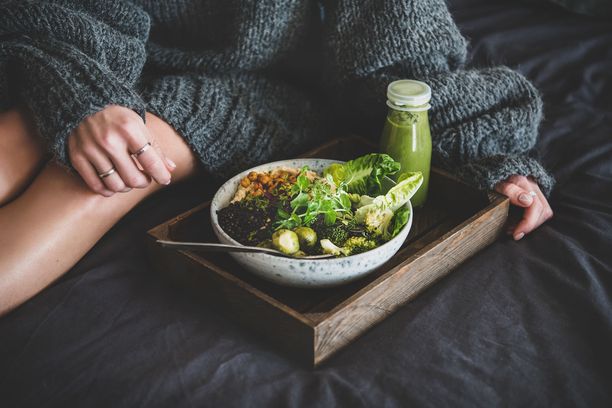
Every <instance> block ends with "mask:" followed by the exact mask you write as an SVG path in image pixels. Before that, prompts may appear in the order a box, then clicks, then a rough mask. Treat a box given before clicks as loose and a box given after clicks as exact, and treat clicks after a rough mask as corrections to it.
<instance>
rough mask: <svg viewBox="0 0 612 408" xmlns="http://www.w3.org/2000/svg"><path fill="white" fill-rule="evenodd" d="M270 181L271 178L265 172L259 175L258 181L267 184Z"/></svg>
mask: <svg viewBox="0 0 612 408" xmlns="http://www.w3.org/2000/svg"><path fill="white" fill-rule="evenodd" d="M271 181H272V179H271V178H270V176H268V175H267V174H262V175H261V176H259V182H260V183H261V184H269V183H270V182H271Z"/></svg>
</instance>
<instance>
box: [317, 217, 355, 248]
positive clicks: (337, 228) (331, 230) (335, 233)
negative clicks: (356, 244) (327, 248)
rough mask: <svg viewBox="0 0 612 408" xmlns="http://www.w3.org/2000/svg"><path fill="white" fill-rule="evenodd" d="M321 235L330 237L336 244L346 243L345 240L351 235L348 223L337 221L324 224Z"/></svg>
mask: <svg viewBox="0 0 612 408" xmlns="http://www.w3.org/2000/svg"><path fill="white" fill-rule="evenodd" d="M319 237H320V238H321V239H328V240H330V241H331V242H333V243H334V244H336V245H344V242H345V241H346V240H347V239H348V237H349V228H348V226H347V225H344V224H342V223H339V222H337V223H336V224H334V225H330V226H323V227H321V228H320V229H319Z"/></svg>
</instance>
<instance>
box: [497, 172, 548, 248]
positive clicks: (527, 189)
mask: <svg viewBox="0 0 612 408" xmlns="http://www.w3.org/2000/svg"><path fill="white" fill-rule="evenodd" d="M495 190H496V191H497V192H498V193H500V194H503V195H505V196H507V197H508V198H509V199H510V203H512V204H513V205H516V206H518V207H523V208H525V212H524V213H523V218H522V219H521V220H520V221H519V223H518V224H517V225H516V226H512V227H510V230H509V231H508V233H509V234H512V237H513V238H514V239H515V240H517V241H518V240H519V239H521V238H523V237H524V236H525V234H529V233H530V232H531V231H533V230H534V229H536V228H537V227H539V226H540V225H542V224H543V223H544V222H545V221H546V220H548V219H550V218H551V217H552V216H553V211H552V209H551V208H550V205H549V204H548V201H547V200H546V197H544V194H542V191H540V187H539V186H538V183H536V182H535V181H534V180H532V179H531V178H528V177H525V176H516V175H515V176H510V177H508V179H506V180H505V181H502V182H499V183H497V185H496V186H495Z"/></svg>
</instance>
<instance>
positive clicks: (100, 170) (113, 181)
mask: <svg viewBox="0 0 612 408" xmlns="http://www.w3.org/2000/svg"><path fill="white" fill-rule="evenodd" d="M85 157H86V158H87V160H89V162H90V163H91V164H92V165H93V167H94V168H95V169H96V171H97V175H98V177H99V178H100V179H101V180H102V182H103V183H104V184H105V185H106V188H108V189H109V190H111V191H114V192H116V193H123V192H127V191H129V187H127V186H126V185H125V183H124V182H123V179H122V178H121V176H120V175H119V173H118V172H117V169H116V167H115V164H114V163H113V162H112V161H111V160H110V159H109V158H108V157H107V156H106V155H105V152H103V151H101V150H98V149H88V150H87V152H85ZM101 174H102V175H104V174H107V175H105V176H100V175H101Z"/></svg>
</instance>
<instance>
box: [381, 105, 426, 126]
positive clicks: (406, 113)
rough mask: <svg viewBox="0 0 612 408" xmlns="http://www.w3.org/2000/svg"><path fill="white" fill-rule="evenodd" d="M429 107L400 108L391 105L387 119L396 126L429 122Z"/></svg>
mask: <svg viewBox="0 0 612 408" xmlns="http://www.w3.org/2000/svg"><path fill="white" fill-rule="evenodd" d="M427 110H428V109H419V110H416V111H415V110H399V109H395V107H389V112H388V114H387V119H388V120H389V121H390V122H391V123H392V124H393V125H395V126H411V125H415V124H417V123H429V118H428V115H427Z"/></svg>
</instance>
